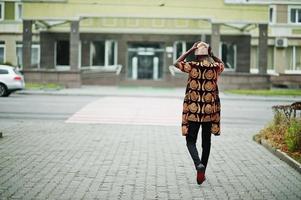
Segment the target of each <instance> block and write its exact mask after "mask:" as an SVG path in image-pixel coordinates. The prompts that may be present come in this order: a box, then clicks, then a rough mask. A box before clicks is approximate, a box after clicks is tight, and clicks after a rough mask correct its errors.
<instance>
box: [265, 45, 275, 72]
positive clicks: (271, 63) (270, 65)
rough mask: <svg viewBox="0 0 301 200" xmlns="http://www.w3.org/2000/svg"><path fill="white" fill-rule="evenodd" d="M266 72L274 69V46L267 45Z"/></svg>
mask: <svg viewBox="0 0 301 200" xmlns="http://www.w3.org/2000/svg"><path fill="white" fill-rule="evenodd" d="M267 70H268V72H273V71H274V47H273V46H269V47H268V67H267Z"/></svg>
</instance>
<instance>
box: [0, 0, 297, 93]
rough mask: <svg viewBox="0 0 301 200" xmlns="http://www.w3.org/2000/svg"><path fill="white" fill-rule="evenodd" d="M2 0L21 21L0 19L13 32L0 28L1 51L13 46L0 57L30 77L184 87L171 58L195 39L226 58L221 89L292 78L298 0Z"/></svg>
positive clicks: (70, 82)
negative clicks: (3, 32) (121, 0)
mask: <svg viewBox="0 0 301 200" xmlns="http://www.w3.org/2000/svg"><path fill="white" fill-rule="evenodd" d="M286 2H288V1H286ZM2 4H4V8H5V13H6V12H8V13H9V11H6V9H8V8H6V5H9V4H14V6H15V11H14V13H15V15H16V16H18V14H17V13H20V11H19V10H18V9H19V7H21V8H22V9H21V10H22V16H21V18H22V19H23V24H20V23H22V22H20V21H17V20H4V21H2V22H1V24H0V27H1V28H2V27H3V26H8V25H7V24H9V25H10V26H12V24H14V25H15V28H16V30H15V32H13V31H10V32H9V31H8V30H9V29H7V28H3V30H5V31H6V32H5V34H4V35H6V36H11V38H14V39H13V42H12V41H11V43H10V44H9V45H8V42H7V40H5V38H4V37H3V36H2V34H1V40H2V41H1V40H0V42H3V41H4V43H5V48H6V52H7V53H8V52H13V51H14V52H15V53H8V54H10V56H8V55H5V56H4V57H6V60H4V62H10V63H12V64H13V65H17V66H19V67H21V68H22V69H23V71H24V74H25V78H26V79H27V81H30V82H56V83H60V84H64V85H66V86H67V87H78V86H80V85H81V84H97V85H147V86H178V85H183V81H182V80H184V79H185V78H186V77H185V75H184V74H182V73H181V72H179V71H177V70H176V69H175V68H174V67H172V64H173V62H174V61H175V59H176V58H177V57H178V56H179V55H180V54H181V53H183V52H184V51H185V50H187V49H188V48H190V47H191V46H192V44H193V43H194V42H195V41H199V40H205V41H207V42H208V43H210V44H211V46H212V48H213V51H214V53H215V54H216V55H218V56H220V57H222V59H223V61H224V62H225V63H226V72H225V73H224V74H223V76H222V79H221V82H222V84H221V85H222V86H224V87H225V88H267V87H269V86H270V84H271V80H273V81H275V82H277V81H278V82H277V84H279V85H281V84H283V80H284V79H294V78H295V77H297V78H298V76H299V75H298V73H299V70H300V69H299V67H298V66H299V64H300V58H299V57H300V52H299V50H300V49H299V48H300V39H301V35H300V28H299V27H298V24H299V23H300V22H299V17H300V18H301V11H299V9H298V2H297V1H296V2H290V3H289V4H288V3H287V4H284V3H283V2H281V3H279V2H275V3H272V1H269V2H263V1H251V0H249V1H243V0H239V1H237V0H212V1H203V0H187V1H185V2H184V1H183V2H182V1H172V0H165V1H161V0H160V1H159V0H154V1H139V0H128V1H124V3H120V1H115V0H102V1H97V0H85V1H84V0H52V1H51V0H44V1H33V0H24V1H22V2H18V1H5V2H3V3H2ZM2 4H0V5H2ZM299 4H300V3H299ZM292 5H294V6H292ZM300 5H301V4H300ZM285 6H286V7H285ZM284 12H287V13H286V14H284ZM299 12H300V15H299ZM293 13H295V14H293ZM10 15H12V14H10ZM19 15H20V14H19ZM285 16H286V17H285ZM295 23H296V24H295ZM280 29H281V31H280ZM288 30H290V34H287V33H288V32H289V31H288ZM285 31H286V32H285ZM1 32H2V31H1ZM277 34H278V35H277ZM286 34H287V35H286ZM6 36H5V37H6ZM2 38H4V39H2ZM20 39H21V40H20ZM276 41H278V43H275V42H276ZM281 41H282V42H283V43H284V45H282V46H281V47H280V46H279V45H280V42H281ZM12 44H13V45H12ZM0 45H1V44H0ZM7 46H9V48H11V50H9V51H8V49H7ZM288 54H289V55H290V56H291V57H287V55H288ZM259 55H260V56H259ZM280 55H282V56H283V55H284V56H283V57H282V58H281V56H280ZM298 56H299V57H298ZM0 58H1V46H0ZM188 59H193V58H192V57H191V58H188ZM289 59H291V60H289ZM298 59H299V61H298ZM289 62H291V65H288V64H287V63H289ZM298 63H299V64H298ZM269 74H272V75H269ZM288 74H289V75H288ZM283 75H285V76H283ZM271 76H272V78H271ZM288 76H289V77H288ZM296 80H297V83H298V79H296ZM289 81H291V80H289ZM293 82H294V81H293Z"/></svg>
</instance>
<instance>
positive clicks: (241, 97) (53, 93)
mask: <svg viewBox="0 0 301 200" xmlns="http://www.w3.org/2000/svg"><path fill="white" fill-rule="evenodd" d="M17 94H20V95H49V96H92V97H103V96H115V97H119V96H125V97H126V96H134V97H165V98H183V97H184V89H183V94H182V93H181V94H180V93H170V94H162V93H161V94H152V93H143V94H142V93H135V92H134V93H132V92H129V93H124V92H123V93H110V92H108V93H105V92H100V93H97V92H85V91H83V92H66V91H55V90H54V91H45V90H44V91H41V90H37V91H32V90H23V91H18V92H17ZM220 98H221V99H226V100H247V101H249V100H254V101H280V102H282V101H301V96H289V97H282V96H281V97H262V96H250V95H228V94H223V93H222V94H220Z"/></svg>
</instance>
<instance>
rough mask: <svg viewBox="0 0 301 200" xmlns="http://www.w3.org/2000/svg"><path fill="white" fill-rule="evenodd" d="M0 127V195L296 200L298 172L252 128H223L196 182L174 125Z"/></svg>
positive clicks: (299, 186) (300, 190) (9, 124)
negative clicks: (256, 138) (201, 177)
mask: <svg viewBox="0 0 301 200" xmlns="http://www.w3.org/2000/svg"><path fill="white" fill-rule="evenodd" d="M36 123H38V124H39V126H36ZM0 126H1V127H2V130H3V131H4V132H5V137H4V138H3V139H1V140H0V199H112V200H115V199H129V200H130V199H223V200H224V199H279V200H284V199H296V200H298V199H300V198H301V175H300V174H298V173H297V172H296V171H295V170H293V169H292V168H291V167H289V166H288V165H287V164H285V163H284V162H282V161H281V160H279V159H278V158H277V157H275V156H273V155H272V154H270V153H269V152H268V151H267V150H266V149H264V148H263V147H262V146H260V145H258V144H256V143H255V142H253V141H252V140H251V137H252V135H253V133H254V131H256V129H258V127H252V128H247V127H245V128H243V129H242V128H235V127H234V126H231V125H228V126H226V127H224V135H223V136H220V137H213V138H212V139H213V140H212V152H211V156H210V160H209V166H208V172H207V180H206V181H205V183H204V184H203V185H202V186H198V185H197V184H196V181H195V171H194V169H193V166H192V165H193V164H192V161H191V159H190V157H189V156H188V153H187V150H186V146H185V141H184V139H183V138H182V137H181V136H179V127H175V126H171V127H167V126H165V127H164V126H137V125H136V126H131V125H114V126H112V125H99V124H97V125H89V124H66V123H63V122H58V121H51V122H46V121H40V122H39V121H38V122H30V121H14V122H12V121H5V120H3V121H1V122H0ZM33 127H35V128H33ZM254 128H255V129H254Z"/></svg>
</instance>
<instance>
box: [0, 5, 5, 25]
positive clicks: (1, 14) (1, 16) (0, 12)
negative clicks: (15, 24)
mask: <svg viewBox="0 0 301 200" xmlns="http://www.w3.org/2000/svg"><path fill="white" fill-rule="evenodd" d="M3 19H4V2H0V21H2V20H3Z"/></svg>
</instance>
